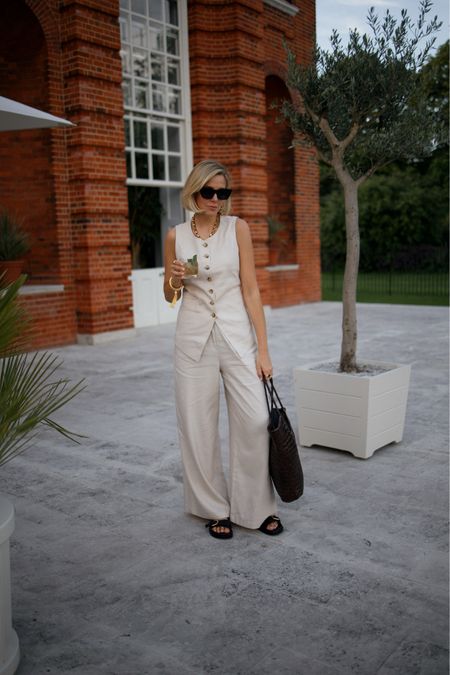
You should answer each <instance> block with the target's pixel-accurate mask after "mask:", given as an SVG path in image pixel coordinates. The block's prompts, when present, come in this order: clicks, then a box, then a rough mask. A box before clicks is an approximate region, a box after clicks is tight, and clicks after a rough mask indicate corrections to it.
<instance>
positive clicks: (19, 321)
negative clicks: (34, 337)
mask: <svg viewBox="0 0 450 675" xmlns="http://www.w3.org/2000/svg"><path fill="white" fill-rule="evenodd" d="M25 281H26V276H24V275H22V276H21V277H19V279H17V280H16V281H14V282H13V283H12V284H10V285H6V284H5V283H4V281H3V275H1V276H0V359H1V358H2V357H4V356H6V355H7V354H10V353H11V352H13V351H14V350H15V349H16V350H18V349H19V350H20V349H21V348H22V347H23V345H24V341H25V337H24V333H25V330H26V327H27V325H28V321H27V318H26V315H25V311H24V309H23V306H22V305H20V304H19V303H18V302H17V301H16V297H17V294H18V292H19V289H20V287H21V286H22V285H23V284H24V283H25Z"/></svg>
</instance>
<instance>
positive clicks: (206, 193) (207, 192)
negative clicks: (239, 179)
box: [200, 185, 232, 201]
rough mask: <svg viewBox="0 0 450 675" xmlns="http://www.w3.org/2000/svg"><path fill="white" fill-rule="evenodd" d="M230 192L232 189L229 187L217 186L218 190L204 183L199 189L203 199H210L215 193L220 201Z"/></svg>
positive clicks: (226, 197)
mask: <svg viewBox="0 0 450 675" xmlns="http://www.w3.org/2000/svg"><path fill="white" fill-rule="evenodd" d="M231 192H232V191H231V190H230V189H229V188H219V189H218V190H214V188H212V187H209V186H208V185H205V186H204V187H202V189H201V190H200V194H201V196H202V197H203V199H212V198H213V197H214V195H217V199H220V200H221V201H223V200H224V199H228V197H229V196H230V195H231Z"/></svg>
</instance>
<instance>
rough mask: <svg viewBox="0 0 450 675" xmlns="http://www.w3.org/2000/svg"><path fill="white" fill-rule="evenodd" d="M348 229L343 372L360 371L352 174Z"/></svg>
mask: <svg viewBox="0 0 450 675" xmlns="http://www.w3.org/2000/svg"><path fill="white" fill-rule="evenodd" d="M341 184H342V187H343V189H344V202H345V229H346V234H347V249H346V258H345V272H344V284H343V288H342V345H341V360H340V370H341V371H343V372H345V373H349V372H352V371H353V372H354V371H356V370H357V365H356V343H357V337H358V332H357V322H356V286H357V282H358V267H359V214H358V184H357V183H356V182H355V181H354V180H353V179H352V178H351V176H349V175H348V174H347V175H345V176H343V177H342V179H341Z"/></svg>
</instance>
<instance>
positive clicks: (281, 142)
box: [265, 74, 297, 264]
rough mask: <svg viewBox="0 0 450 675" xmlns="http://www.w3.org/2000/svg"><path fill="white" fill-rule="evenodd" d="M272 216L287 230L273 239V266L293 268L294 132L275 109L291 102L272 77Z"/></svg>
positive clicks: (269, 126)
mask: <svg viewBox="0 0 450 675" xmlns="http://www.w3.org/2000/svg"><path fill="white" fill-rule="evenodd" d="M265 93H266V139H267V141H266V142H267V180H268V186H269V187H268V191H267V200H268V215H269V216H271V217H272V218H274V219H275V220H276V221H278V223H280V224H281V225H282V226H283V229H282V230H280V231H279V232H278V233H276V234H272V235H271V236H270V248H269V254H270V262H271V264H290V263H295V262H297V260H296V226H295V224H296V217H295V216H296V214H295V156H294V152H293V150H292V149H289V146H290V145H291V143H292V132H291V130H290V128H289V127H288V125H287V124H286V123H279V122H277V118H278V117H279V112H278V110H277V109H274V108H272V107H271V106H272V103H273V102H274V101H276V100H280V99H287V98H290V94H289V91H288V89H287V87H286V85H285V84H284V82H283V80H282V79H281V78H280V77H279V76H277V75H273V74H269V75H268V76H267V77H266V81H265Z"/></svg>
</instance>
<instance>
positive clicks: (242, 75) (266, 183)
mask: <svg viewBox="0 0 450 675" xmlns="http://www.w3.org/2000/svg"><path fill="white" fill-rule="evenodd" d="M294 4H296V5H297V6H299V7H300V11H299V12H298V14H297V15H296V16H295V17H290V16H288V15H287V14H284V13H283V12H281V11H280V10H277V9H274V8H272V7H269V6H267V5H265V4H264V3H263V1H262V0H237V1H234V2H228V1H227V0H202V2H199V1H198V0H188V18H189V53H190V72H191V100H192V131H193V144H194V161H195V162H197V161H199V160H201V159H205V158H214V159H218V160H219V161H222V162H224V163H225V164H226V165H227V166H228V167H229V169H230V171H231V174H232V177H233V189H234V192H233V212H234V213H235V214H237V215H239V216H241V217H242V218H245V219H246V220H248V222H249V223H250V226H251V229H252V236H253V242H254V247H255V259H256V264H257V268H258V269H257V273H258V281H259V284H260V288H261V292H262V296H263V301H264V302H265V303H269V304H272V305H274V306H281V305H287V304H294V303H298V302H304V301H311V300H319V299H320V292H321V291H320V241H319V194H318V185H319V182H318V180H319V179H318V168H317V162H316V160H315V157H314V155H313V154H312V153H311V152H309V151H305V150H303V149H300V148H297V149H295V150H288V149H287V145H288V144H289V143H288V141H289V142H290V138H289V132H288V131H287V130H286V129H282V128H281V127H275V126H274V119H273V113H272V112H268V105H270V101H271V100H272V99H273V98H274V96H275V95H276V94H279V93H280V84H279V79H278V80H277V79H274V78H273V76H275V77H276V78H281V79H283V77H284V75H285V62H286V57H285V53H284V48H283V39H284V38H285V39H287V40H288V42H289V43H290V44H291V47H292V48H293V49H294V51H295V52H296V53H297V55H298V57H299V58H300V59H301V60H303V61H306V60H307V59H309V58H310V54H311V50H312V48H313V45H314V35H315V2H314V0H304V1H303V2H302V3H301V6H300V3H299V2H298V1H297V0H296V2H295V3H294ZM266 77H268V78H269V79H268V82H269V87H268V90H266ZM277 82H278V84H275V83H277ZM284 91H286V90H284ZM282 146H285V149H284V150H281V149H280V148H282ZM289 153H291V156H290V158H289V160H288V166H286V165H283V158H284V157H286V156H288V155H289ZM275 157H276V158H277V160H276V161H275ZM281 183H283V185H286V186H287V189H286V190H285V191H283V192H282V194H280V191H279V186H280V184H281ZM288 193H289V194H288ZM282 208H283V209H284V208H285V211H284V212H283V214H282V217H283V218H284V219H285V220H286V221H290V226H291V228H292V230H291V239H292V240H294V241H295V243H294V244H293V245H292V246H291V248H290V252H289V255H286V256H285V258H284V260H282V261H281V262H285V263H298V264H299V269H298V270H293V271H292V270H291V271H285V272H276V271H268V270H267V269H266V266H267V265H268V263H269V234H268V226H267V221H266V216H267V215H268V214H269V213H274V212H275V211H280V210H282ZM280 215H281V214H280Z"/></svg>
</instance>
